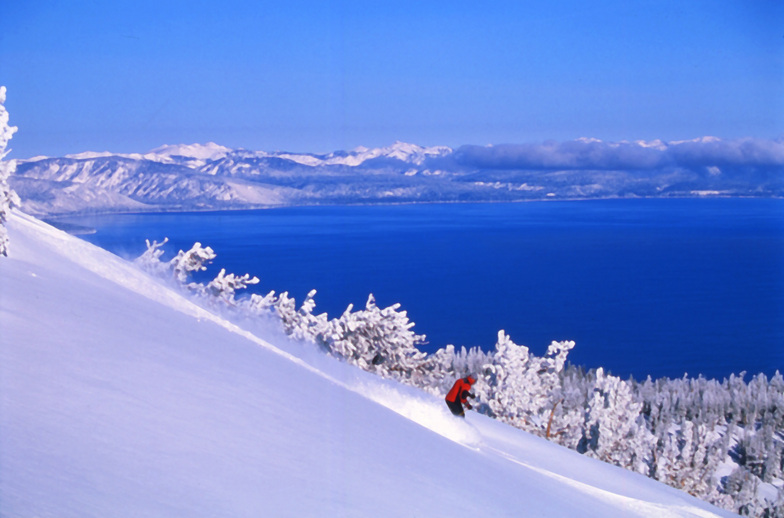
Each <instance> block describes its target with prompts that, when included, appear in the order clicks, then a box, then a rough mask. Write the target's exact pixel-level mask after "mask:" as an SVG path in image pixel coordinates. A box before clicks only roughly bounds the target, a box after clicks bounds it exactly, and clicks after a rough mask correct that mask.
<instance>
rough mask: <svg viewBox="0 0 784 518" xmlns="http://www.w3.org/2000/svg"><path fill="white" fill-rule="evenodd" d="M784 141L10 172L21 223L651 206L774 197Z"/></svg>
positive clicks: (501, 148)
mask: <svg viewBox="0 0 784 518" xmlns="http://www.w3.org/2000/svg"><path fill="white" fill-rule="evenodd" d="M782 172H784V139H780V140H773V141H769V140H755V139H738V140H721V139H717V138H715V137H704V138H700V139H694V140H689V141H679V142H663V141H661V140H653V141H635V142H629V141H621V142H604V141H601V140H598V139H593V138H581V139H577V140H574V141H568V142H560V143H559V142H545V143H543V144H520V145H514V144H508V145H496V146H462V147H460V148H458V149H456V150H453V149H451V148H448V147H444V146H436V147H422V146H418V145H415V144H408V143H404V142H395V143H394V144H392V145H391V146H388V147H382V148H373V149H369V148H365V147H358V148H355V149H353V150H351V151H334V152H332V153H329V154H322V155H320V154H312V153H293V152H280V151H275V152H266V151H249V150H244V149H235V150H232V149H229V148H227V147H225V146H221V145H218V144H215V143H212V142H210V143H208V144H204V145H200V144H191V145H166V146H161V147H159V148H156V149H153V150H151V151H150V152H148V153H145V154H112V153H107V152H102V153H92V152H89V153H80V154H76V155H68V156H66V157H62V158H43V157H36V158H35V159H30V160H20V161H18V167H17V170H16V173H15V174H14V175H13V176H12V177H11V178H10V183H11V186H12V187H13V188H14V189H15V190H16V191H17V192H18V193H19V194H20V196H21V199H22V206H23V207H24V209H25V210H26V211H28V213H31V214H36V215H53V214H66V213H77V212H94V211H127V210H201V209H235V208H259V207H269V206H280V205H303V204H322V203H332V204H334V203H390V202H396V203H414V202H447V201H448V202H454V201H521V200H541V199H575V198H610V197H650V196H736V195H742V196H782V195H784V174H782Z"/></svg>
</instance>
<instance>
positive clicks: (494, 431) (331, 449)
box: [0, 212, 735, 518]
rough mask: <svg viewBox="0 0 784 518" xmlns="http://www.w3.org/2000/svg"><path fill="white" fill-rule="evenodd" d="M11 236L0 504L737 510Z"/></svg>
mask: <svg viewBox="0 0 784 518" xmlns="http://www.w3.org/2000/svg"><path fill="white" fill-rule="evenodd" d="M8 230H9V236H10V240H11V248H10V252H9V256H8V257H7V258H0V280H1V281H2V286H3V290H0V328H1V329H2V339H0V358H2V361H0V393H2V394H3V404H2V412H0V437H2V441H1V442H0V502H2V505H1V506H0V517H3V518H5V517H13V516H63V517H77V516H101V517H113V516H167V517H173V518H174V517H180V516H182V517H189V518H192V517H201V516H204V517H215V516H232V517H244V516H248V517H250V516H316V517H318V516H324V517H331V516H356V517H360V516H379V517H387V516H390V517H391V516H394V517H399V516H460V515H464V514H469V515H476V516H537V517H538V516H547V517H555V518H558V517H569V518H571V517H575V516H580V517H587V518H591V517H597V518H598V517H602V518H615V517H624V518H626V517H643V518H654V517H656V518H659V517H665V518H668V517H700V518H710V517H720V516H725V517H730V516H735V515H734V514H732V513H730V512H728V511H723V510H721V509H718V508H716V507H714V506H711V505H710V504H707V503H706V502H703V501H700V500H697V499H696V498H694V497H691V496H689V495H688V494H687V493H686V492H684V491H679V490H676V489H674V488H671V487H668V486H666V485H664V484H661V483H658V482H655V481H653V480H651V479H649V478H646V477H643V476H641V475H638V474H635V473H632V472H630V471H626V470H623V469H620V468H616V467H613V466H611V465H609V464H605V463H603V462H600V461H597V460H595V459H591V458H588V457H587V456H583V455H580V454H578V453H576V452H574V451H571V450H568V449H566V448H563V447H560V446H557V445H555V444H554V443H552V442H549V441H547V440H544V439H542V438H538V437H534V436H532V435H529V434H527V433H525V432H522V431H520V430H516V429H514V428H512V427H510V426H508V425H504V424H502V423H500V422H499V421H494V420H491V419H489V418H486V417H484V416H481V415H479V414H476V413H469V415H468V416H467V417H466V420H465V421H462V420H459V419H457V418H454V417H453V416H451V415H450V414H449V413H448V411H447V410H446V407H445V405H444V403H443V399H442V398H440V397H435V396H431V395H429V394H426V393H424V392H422V391H419V390H417V389H414V388H412V387H407V386H403V385H400V384H398V383H395V382H392V381H389V380H382V379H380V378H377V377H374V376H372V375H370V374H369V373H365V372H363V371H360V370H358V369H357V368H355V367H351V366H349V365H347V364H345V363H340V362H337V361H335V360H334V359H331V358H329V357H326V356H325V355H324V354H323V353H321V352H319V351H317V350H316V349H315V348H313V347H310V346H308V345H307V344H303V343H298V342H294V341H291V340H289V339H288V338H286V337H285V336H283V335H282V334H281V333H280V332H278V331H277V330H276V328H274V327H271V326H269V325H265V324H264V322H259V323H257V325H254V326H249V325H248V322H244V323H243V326H240V325H237V324H235V323H232V322H230V321H229V320H226V318H224V317H221V316H219V315H217V314H215V313H213V312H211V311H209V310H207V309H205V308H203V307H201V306H199V305H197V304H196V303H194V301H192V300H190V299H187V298H185V297H184V296H183V295H182V294H180V293H179V292H176V291H173V290H172V289H170V288H168V287H166V286H164V285H163V284H161V283H160V282H159V281H156V280H154V279H153V278H151V277H149V276H148V275H146V274H144V273H143V272H141V271H140V270H138V269H137V268H136V267H135V266H134V265H132V264H131V263H128V262H126V261H123V260H122V259H120V258H118V257H116V256H113V255H112V254H109V253H108V252H106V251H104V250H101V249H98V248H96V247H94V246H92V245H90V244H88V243H86V242H83V241H80V240H78V239H76V238H74V237H72V236H69V235H67V234H65V233H63V232H60V231H57V230H55V229H53V228H52V227H49V226H48V225H45V224H43V223H42V222H40V221H38V220H35V219H33V218H31V217H28V216H25V215H22V214H19V213H16V212H13V213H11V216H10V219H9V226H8Z"/></svg>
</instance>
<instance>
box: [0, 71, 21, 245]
mask: <svg viewBox="0 0 784 518" xmlns="http://www.w3.org/2000/svg"><path fill="white" fill-rule="evenodd" d="M5 92H6V90H5V86H0V256H7V255H8V232H7V230H6V221H7V218H8V212H9V211H10V210H11V208H13V207H15V206H18V205H19V197H18V196H17V195H16V193H15V192H14V190H13V189H11V186H10V185H8V177H9V176H11V175H12V174H13V173H14V171H16V162H15V161H14V160H10V161H9V160H4V158H5V157H6V156H7V155H8V153H9V152H10V150H8V149H7V147H8V141H9V140H11V137H13V135H14V133H15V132H16V127H15V126H10V125H9V124H8V110H6V108H5Z"/></svg>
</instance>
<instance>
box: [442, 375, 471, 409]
mask: <svg viewBox="0 0 784 518" xmlns="http://www.w3.org/2000/svg"><path fill="white" fill-rule="evenodd" d="M474 383H476V378H474V377H473V376H466V377H465V378H460V379H459V380H457V381H455V384H454V385H452V388H451V389H450V390H449V393H448V394H447V395H446V398H445V399H446V406H448V407H449V410H451V411H452V414H454V415H456V416H459V417H465V410H463V405H465V407H466V408H467V409H469V410H471V404H470V403H469V402H468V399H467V398H474V397H476V396H475V395H473V394H472V393H471V392H470V390H471V386H472V385H473V384H474Z"/></svg>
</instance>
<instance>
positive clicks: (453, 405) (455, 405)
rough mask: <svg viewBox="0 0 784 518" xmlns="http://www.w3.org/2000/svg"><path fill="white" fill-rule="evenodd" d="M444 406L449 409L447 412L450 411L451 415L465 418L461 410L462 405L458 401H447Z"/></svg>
mask: <svg viewBox="0 0 784 518" xmlns="http://www.w3.org/2000/svg"><path fill="white" fill-rule="evenodd" d="M446 406H448V407H449V410H451V411H452V414H454V415H456V416H459V417H465V411H464V410H463V405H461V404H460V402H459V401H447V402H446Z"/></svg>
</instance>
